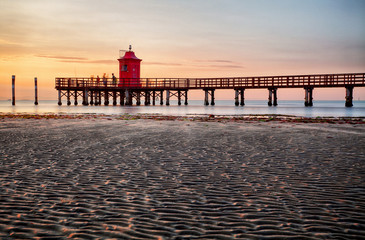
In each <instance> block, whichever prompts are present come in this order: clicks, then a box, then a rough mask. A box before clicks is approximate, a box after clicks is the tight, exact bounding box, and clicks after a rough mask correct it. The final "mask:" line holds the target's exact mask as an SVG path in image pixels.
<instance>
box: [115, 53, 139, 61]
mask: <svg viewBox="0 0 365 240" xmlns="http://www.w3.org/2000/svg"><path fill="white" fill-rule="evenodd" d="M120 59H135V60H140V61H142V59H139V58H138V57H136V55H135V54H134V52H133V51H128V52H125V54H124V56H123V57H122V58H120Z"/></svg>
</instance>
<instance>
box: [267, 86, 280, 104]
mask: <svg viewBox="0 0 365 240" xmlns="http://www.w3.org/2000/svg"><path fill="white" fill-rule="evenodd" d="M276 93H277V88H269V101H268V103H267V105H269V106H273V105H274V106H277V105H278V99H277V94H276Z"/></svg>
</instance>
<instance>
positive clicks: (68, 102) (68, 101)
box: [66, 90, 71, 106]
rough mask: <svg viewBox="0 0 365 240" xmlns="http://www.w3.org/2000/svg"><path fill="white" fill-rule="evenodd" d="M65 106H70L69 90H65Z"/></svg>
mask: <svg viewBox="0 0 365 240" xmlns="http://www.w3.org/2000/svg"><path fill="white" fill-rule="evenodd" d="M66 97H67V106H70V105H71V101H70V90H67V95H66Z"/></svg>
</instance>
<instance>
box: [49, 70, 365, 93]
mask: <svg viewBox="0 0 365 240" xmlns="http://www.w3.org/2000/svg"><path fill="white" fill-rule="evenodd" d="M346 86H365V73H345V74H318V75H288V76H261V77H232V78H138V79H136V78H133V79H128V78H126V79H119V78H116V79H112V78H104V79H96V78H56V89H84V88H89V89H94V88H96V89H103V88H112V89H156V90H168V89H250V88H303V87H346Z"/></svg>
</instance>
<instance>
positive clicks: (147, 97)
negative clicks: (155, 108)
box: [144, 91, 151, 106]
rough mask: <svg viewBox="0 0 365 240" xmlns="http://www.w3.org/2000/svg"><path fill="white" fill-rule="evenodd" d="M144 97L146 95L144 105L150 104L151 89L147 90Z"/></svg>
mask: <svg viewBox="0 0 365 240" xmlns="http://www.w3.org/2000/svg"><path fill="white" fill-rule="evenodd" d="M144 97H145V100H144V105H145V106H148V105H150V104H151V93H150V91H146V92H145V96H144Z"/></svg>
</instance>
